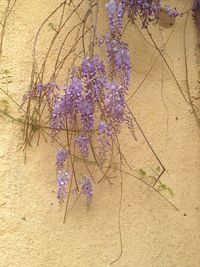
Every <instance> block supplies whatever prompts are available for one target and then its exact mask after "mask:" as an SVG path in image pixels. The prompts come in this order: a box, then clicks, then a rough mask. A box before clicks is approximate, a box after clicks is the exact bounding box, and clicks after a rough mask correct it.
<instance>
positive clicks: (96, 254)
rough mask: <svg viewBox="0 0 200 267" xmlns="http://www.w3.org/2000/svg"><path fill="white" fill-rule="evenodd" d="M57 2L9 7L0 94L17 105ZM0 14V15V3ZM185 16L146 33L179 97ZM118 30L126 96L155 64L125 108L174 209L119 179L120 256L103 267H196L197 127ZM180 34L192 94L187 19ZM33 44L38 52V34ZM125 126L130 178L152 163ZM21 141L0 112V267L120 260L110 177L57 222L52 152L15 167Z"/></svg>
mask: <svg viewBox="0 0 200 267" xmlns="http://www.w3.org/2000/svg"><path fill="white" fill-rule="evenodd" d="M171 2H172V3H173V5H176V6H177V7H178V8H179V10H183V9H184V10H188V9H189V8H190V7H191V2H192V1H188V0H177V1H171ZM59 3H60V1H59V0H55V1H47V0H29V1H27V0H17V2H16V5H15V7H14V10H13V12H12V13H11V15H10V17H9V20H8V24H7V27H6V33H5V36H4V44H3V53H2V57H1V59H0V68H1V69H9V70H10V71H11V74H12V80H13V83H11V84H9V88H8V90H9V94H10V95H11V96H12V98H13V99H15V101H17V102H19V103H20V101H21V97H22V95H23V94H24V92H25V91H26V90H27V88H28V86H29V82H30V74H31V64H32V48H33V41H34V37H35V35H36V32H37V30H38V27H39V26H40V24H41V23H42V21H43V20H44V18H45V17H46V16H47V15H48V14H49V13H50V12H51V11H52V10H53V9H54V8H55V7H56V6H57V5H58V4H59ZM0 8H2V9H3V7H1V5H0ZM102 8H103V5H102ZM0 11H1V10H0ZM102 12H103V11H102ZM185 19H186V16H183V17H182V18H177V20H176V23H175V25H174V26H173V27H171V28H166V29H163V28H159V27H158V25H157V26H156V27H154V26H153V27H151V28H150V31H151V33H152V34H153V37H154V38H155V40H156V42H157V44H158V46H159V47H160V48H162V49H163V51H164V53H165V54H164V55H165V57H166V59H167V61H168V62H169V65H170V67H171V68H172V69H173V72H174V74H175V76H176V77H177V79H178V81H179V83H180V85H181V86H182V89H183V91H184V92H186V81H185V65H184V46H183V44H184V43H183V40H184V25H185ZM101 26H103V22H102V24H101ZM126 33H127V34H126V40H127V41H128V42H129V44H130V50H131V56H132V62H133V81H132V86H131V90H130V91H131V92H134V90H136V88H137V87H138V85H139V84H140V83H141V81H142V80H143V79H144V77H145V75H146V74H147V72H148V71H149V69H150V67H151V65H152V64H153V62H154V61H155V59H157V61H156V63H155V64H154V66H153V67H152V69H151V71H150V73H149V74H148V77H147V79H146V80H145V82H144V83H143V84H142V86H141V87H140V89H139V90H138V92H137V93H136V94H135V96H134V98H132V100H131V101H130V103H129V105H130V107H131V109H132V111H133V112H134V114H135V116H136V117H137V120H138V122H139V123H140V124H141V126H142V128H143V130H144V132H145V134H146V136H147V137H148V139H149V141H150V143H151V145H152V146H153V148H154V149H155V151H156V152H157V153H158V155H159V157H160V159H161V160H162V162H163V164H164V165H165V168H166V170H167V172H166V173H165V174H164V176H163V177H162V181H163V182H164V183H165V184H167V186H169V187H170V188H171V189H172V190H173V192H174V196H173V197H172V196H171V195H170V194H169V193H168V192H167V191H166V192H162V193H163V194H164V196H165V197H167V198H168V199H169V200H170V201H171V202H173V203H174V204H175V205H176V206H177V207H178V208H179V211H176V210H175V209H174V208H173V207H172V206H171V205H170V204H169V203H167V202H166V201H165V200H164V199H163V198H162V197H161V196H160V195H159V194H157V193H156V192H154V191H153V190H152V189H151V188H149V187H147V186H146V185H145V184H143V183H141V182H140V181H138V180H137V179H134V178H133V177H131V176H128V175H125V174H124V175H123V196H122V206H121V216H120V219H121V235H122V243H123V247H122V250H123V253H122V255H121V257H120V259H119V260H118V261H117V262H116V263H115V264H113V266H120V267H125V266H126V267H200V231H199V229H200V176H199V175H200V149H199V144H200V142H199V141H200V138H199V129H198V126H197V123H196V121H195V119H194V116H193V114H192V112H191V108H190V106H189V105H188V104H187V103H185V101H184V100H183V98H182V96H181V94H180V92H179V89H178V87H177V86H176V83H175V81H174V79H173V77H172V75H171V74H170V72H169V70H168V69H167V67H166V65H165V64H164V63H163V60H162V59H161V58H160V57H159V56H158V51H157V50H156V49H155V48H154V47H153V46H152V44H151V40H150V39H149V36H148V35H147V34H145V33H144V36H143V35H141V33H140V31H138V29H137V28H136V27H135V26H133V25H129V26H128V27H127V29H126ZM186 36H187V37H186V50H187V58H188V70H189V84H190V88H191V91H192V94H193V95H194V96H196V97H197V96H198V94H199V92H198V87H197V85H198V62H197V58H196V50H195V49H196V44H197V39H196V32H195V29H194V26H193V21H192V18H191V17H190V18H189V20H188V23H187V28H186ZM166 42H167V43H166ZM164 44H165V45H164ZM41 46H42V47H45V36H44V40H43V41H42V45H41ZM0 86H1V85H0ZM131 92H130V94H131ZM4 100H7V101H8V111H9V114H12V116H14V117H18V116H22V115H23V113H22V112H19V111H18V109H17V107H16V106H15V105H14V104H13V103H12V102H11V101H10V100H9V99H7V97H6V96H5V95H4V94H3V93H2V92H1V93H0V101H1V102H0V105H1V106H0V108H1V110H2V109H3V108H4V106H3V105H5V103H4ZM135 128H136V129H135V131H136V135H137V139H138V141H137V142H135V141H133V139H132V138H131V137H130V134H129V132H128V130H126V129H124V131H123V132H122V135H121V143H122V147H123V152H124V154H125V155H126V157H127V160H128V161H129V162H130V163H131V165H132V167H133V168H134V169H135V170H136V172H137V169H144V170H145V171H146V172H147V173H149V174H151V168H156V167H157V166H158V163H157V162H156V159H155V157H154V155H153V154H152V152H151V151H150V149H149V147H148V146H147V144H146V143H145V141H144V138H143V137H142V135H141V133H140V132H139V130H138V128H137V127H135ZM22 142H23V141H22V131H21V125H20V124H19V123H16V122H15V121H13V120H12V119H10V118H8V117H7V116H4V115H2V114H1V116H0V162H1V166H0V266H3V267H4V266H11V267H23V266H31V267H39V266H44V267H54V266H55V267H56V266H59V267H61V266H66V267H68V266H69V267H82V266H83V267H93V266H94V267H104V266H105V267H106V266H110V263H111V262H112V261H113V260H115V259H116V258H117V257H118V256H119V253H120V239H119V226H118V210H119V200H120V181H119V173H118V175H117V176H116V179H115V180H114V184H113V186H109V184H108V183H107V182H103V183H100V184H99V185H98V186H95V195H94V201H93V204H92V206H91V208H90V210H89V211H87V210H86V208H85V206H84V204H83V201H82V200H80V201H79V202H78V203H77V205H76V206H75V208H74V209H73V211H72V213H71V214H69V215H68V220H67V223H66V224H63V222H62V221H63V213H64V207H61V208H60V207H59V205H58V203H57V199H56V194H55V190H56V181H55V166H54V162H55V159H54V153H55V149H56V145H55V144H52V143H51V142H50V143H48V144H46V143H45V142H44V141H42V142H41V143H40V146H38V147H37V146H32V147H30V148H28V151H27V161H26V163H24V153H23V151H22V150H20V146H21V144H22Z"/></svg>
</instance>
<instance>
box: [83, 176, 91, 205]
mask: <svg viewBox="0 0 200 267" xmlns="http://www.w3.org/2000/svg"><path fill="white" fill-rule="evenodd" d="M81 185H82V191H83V193H84V194H85V196H86V206H87V207H88V208H89V207H90V205H91V203H92V197H93V188H92V178H91V177H90V176H84V177H83V180H82V181H81Z"/></svg>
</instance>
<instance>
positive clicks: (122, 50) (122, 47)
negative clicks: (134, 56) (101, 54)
mask: <svg viewBox="0 0 200 267" xmlns="http://www.w3.org/2000/svg"><path fill="white" fill-rule="evenodd" d="M106 47H107V57H108V61H109V65H110V66H111V68H112V70H111V71H112V73H115V74H116V75H117V76H118V77H119V80H120V83H121V85H123V86H124V88H125V89H128V85H129V82H130V77H131V59H130V54H129V49H128V44H126V43H124V42H123V41H122V40H120V39H113V38H111V36H110V34H109V33H108V34H107V35H106Z"/></svg>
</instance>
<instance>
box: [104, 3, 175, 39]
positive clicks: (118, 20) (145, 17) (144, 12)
mask: <svg viewBox="0 0 200 267" xmlns="http://www.w3.org/2000/svg"><path fill="white" fill-rule="evenodd" d="M161 4H162V0H110V1H109V2H108V4H107V5H106V7H107V12H108V19H109V25H110V31H111V33H112V36H117V35H120V34H121V32H122V20H123V16H124V13H125V11H126V10H127V12H128V17H129V19H130V20H131V21H132V22H134V21H135V19H136V17H138V16H139V17H140V18H141V20H142V27H143V28H147V27H148V26H149V24H150V23H151V22H154V23H156V22H157V21H158V19H159V17H160V13H161V10H162V6H161ZM165 9H166V12H167V13H168V15H169V16H175V17H176V16H178V15H179V12H178V11H177V10H176V8H172V7H170V6H169V5H166V6H165Z"/></svg>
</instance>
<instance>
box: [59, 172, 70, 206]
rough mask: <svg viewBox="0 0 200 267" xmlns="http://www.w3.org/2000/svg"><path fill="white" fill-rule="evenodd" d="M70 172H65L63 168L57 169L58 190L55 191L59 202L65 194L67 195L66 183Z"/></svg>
mask: <svg viewBox="0 0 200 267" xmlns="http://www.w3.org/2000/svg"><path fill="white" fill-rule="evenodd" d="M70 176H71V175H70V173H68V172H66V171H65V170H59V171H58V178H57V184H58V191H57V198H58V201H59V203H60V204H62V202H63V201H64V199H65V197H66V195H67V185H68V183H69V179H70Z"/></svg>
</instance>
